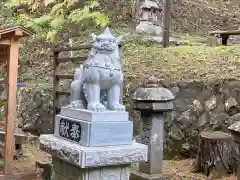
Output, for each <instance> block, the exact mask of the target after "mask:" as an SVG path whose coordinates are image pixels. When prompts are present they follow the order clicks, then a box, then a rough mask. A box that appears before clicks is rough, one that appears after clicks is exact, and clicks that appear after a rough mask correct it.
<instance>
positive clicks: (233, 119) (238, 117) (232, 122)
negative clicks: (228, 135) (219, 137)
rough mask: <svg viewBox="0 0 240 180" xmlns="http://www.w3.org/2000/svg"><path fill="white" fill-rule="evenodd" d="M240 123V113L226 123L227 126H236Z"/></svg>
mask: <svg viewBox="0 0 240 180" xmlns="http://www.w3.org/2000/svg"><path fill="white" fill-rule="evenodd" d="M238 121H240V113H237V114H234V115H233V116H231V117H230V118H229V119H227V120H226V121H225V124H229V126H231V125H233V124H235V123H236V122H238Z"/></svg>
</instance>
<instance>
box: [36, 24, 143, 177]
mask: <svg viewBox="0 0 240 180" xmlns="http://www.w3.org/2000/svg"><path fill="white" fill-rule="evenodd" d="M92 38H93V46H92V49H91V51H90V54H89V57H88V59H87V60H86V62H85V63H84V64H83V66H81V67H80V68H79V69H76V72H75V76H74V81H73V82H72V84H71V102H70V104H69V105H68V106H67V107H62V108H61V114H60V115H57V116H56V119H55V130H54V134H52V135H41V136H40V148H41V149H42V150H43V151H45V152H48V153H50V154H51V155H52V160H53V171H52V172H53V173H52V177H51V180H76V179H78V180H100V179H101V180H128V179H129V176H130V164H131V163H132V162H139V161H146V160H147V146H146V145H143V144H139V143H135V142H132V133H133V125H132V122H131V121H129V120H128V112H126V111H125V107H124V106H123V105H122V104H121V103H120V87H121V85H122V83H123V72H122V70H121V65H120V61H119V60H120V58H119V47H118V44H119V43H120V41H122V40H121V37H117V38H116V37H114V36H113V35H112V34H111V32H110V30H109V29H108V28H106V30H105V31H104V33H103V34H101V35H99V36H96V35H94V34H93V35H92Z"/></svg>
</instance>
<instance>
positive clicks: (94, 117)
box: [61, 107, 129, 121]
mask: <svg viewBox="0 0 240 180" xmlns="http://www.w3.org/2000/svg"><path fill="white" fill-rule="evenodd" d="M61 115H63V116H67V117H70V118H74V119H81V120H84V121H128V120H129V116H128V112H126V111H104V112H93V111H89V110H87V109H73V108H68V107H62V108H61Z"/></svg>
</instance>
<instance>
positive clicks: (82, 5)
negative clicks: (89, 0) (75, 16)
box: [78, 0, 85, 8]
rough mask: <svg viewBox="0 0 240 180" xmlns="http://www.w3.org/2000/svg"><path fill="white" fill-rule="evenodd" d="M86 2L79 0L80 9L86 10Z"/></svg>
mask: <svg viewBox="0 0 240 180" xmlns="http://www.w3.org/2000/svg"><path fill="white" fill-rule="evenodd" d="M84 4H85V0H78V7H79V8H84Z"/></svg>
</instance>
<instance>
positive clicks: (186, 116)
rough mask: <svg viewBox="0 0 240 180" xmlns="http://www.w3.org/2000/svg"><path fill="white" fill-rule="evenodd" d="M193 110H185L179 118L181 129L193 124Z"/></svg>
mask: <svg viewBox="0 0 240 180" xmlns="http://www.w3.org/2000/svg"><path fill="white" fill-rule="evenodd" d="M191 116H192V115H191V111H190V110H189V109H188V110H187V111H184V112H183V113H182V114H181V115H180V116H179V117H178V118H177V122H178V123H179V124H180V125H181V129H185V128H187V127H189V126H190V125H191V124H192V117H191Z"/></svg>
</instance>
